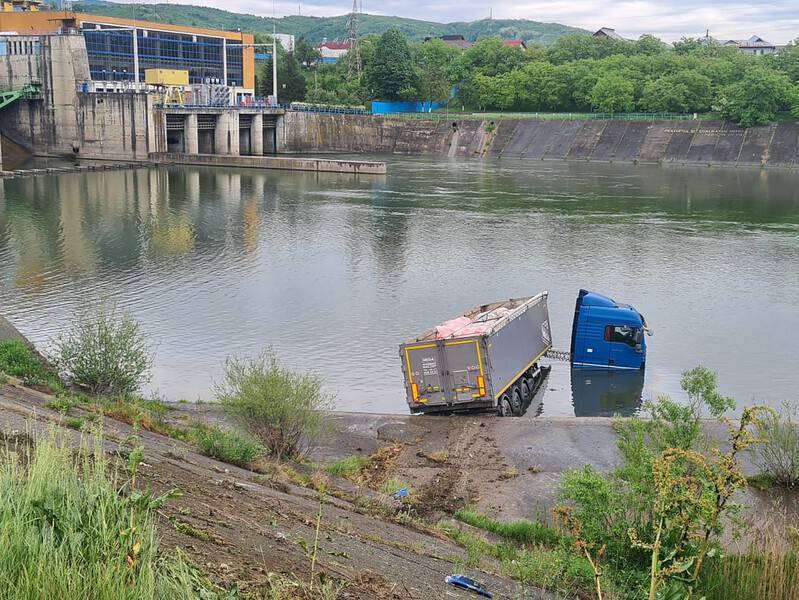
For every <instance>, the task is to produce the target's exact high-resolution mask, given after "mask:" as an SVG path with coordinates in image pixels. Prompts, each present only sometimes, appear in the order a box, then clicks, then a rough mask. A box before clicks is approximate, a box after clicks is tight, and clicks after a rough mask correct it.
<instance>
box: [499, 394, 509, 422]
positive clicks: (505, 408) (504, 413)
mask: <svg viewBox="0 0 799 600" xmlns="http://www.w3.org/2000/svg"><path fill="white" fill-rule="evenodd" d="M497 415H498V416H500V417H510V416H512V415H513V410H512V409H511V406H510V398H508V395H507V394H502V397H501V398H500V399H499V403H498V404H497Z"/></svg>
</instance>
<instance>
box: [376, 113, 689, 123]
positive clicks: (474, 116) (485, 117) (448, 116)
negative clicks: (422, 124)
mask: <svg viewBox="0 0 799 600" xmlns="http://www.w3.org/2000/svg"><path fill="white" fill-rule="evenodd" d="M375 116H381V117H386V118H389V119H406V120H421V121H463V120H469V121H501V120H509V119H530V120H536V121H691V120H694V119H697V118H698V115H695V114H682V113H546V112H525V113H461V112H451V113H446V112H430V113H387V114H384V115H375Z"/></svg>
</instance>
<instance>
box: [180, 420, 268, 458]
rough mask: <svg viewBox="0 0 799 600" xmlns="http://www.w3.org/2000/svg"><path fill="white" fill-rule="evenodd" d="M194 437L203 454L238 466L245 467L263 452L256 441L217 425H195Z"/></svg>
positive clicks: (262, 448)
mask: <svg viewBox="0 0 799 600" xmlns="http://www.w3.org/2000/svg"><path fill="white" fill-rule="evenodd" d="M194 439H195V440H196V442H197V445H198V446H199V448H200V452H201V453H203V454H205V456H210V457H211V458H215V459H217V460H221V461H222V462H226V463H230V464H232V465H237V466H239V467H246V466H247V465H248V464H250V463H251V462H252V461H254V460H255V459H256V458H258V457H260V456H263V454H264V447H263V446H262V445H261V444H259V443H258V442H254V441H252V440H250V439H247V438H245V437H242V436H240V435H238V434H236V433H233V432H232V431H225V430H224V429H219V428H218V427H197V428H196V429H195V430H194Z"/></svg>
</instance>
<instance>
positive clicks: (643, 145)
mask: <svg viewBox="0 0 799 600" xmlns="http://www.w3.org/2000/svg"><path fill="white" fill-rule="evenodd" d="M278 144H279V145H278V148H279V150H280V151H288V152H354V153H361V152H363V153H374V154H380V153H387V154H438V155H449V156H492V157H495V158H503V159H515V160H585V161H599V162H655V163H657V162H662V163H677V164H707V165H740V166H777V167H783V168H784V167H789V168H793V167H796V168H799V122H781V123H776V124H772V125H766V126H762V127H750V128H748V129H745V128H742V127H739V126H737V125H734V124H732V123H724V122H722V121H659V122H648V121H647V122H645V121H536V120H531V119H519V120H502V121H497V122H496V123H492V122H487V121H457V120H455V119H453V120H451V121H447V122H444V121H441V120H439V121H433V120H429V121H428V120H418V121H417V120H403V119H393V118H383V117H369V116H358V115H323V114H316V113H292V112H289V113H287V114H286V115H285V116H284V117H283V118H282V123H281V124H280V126H279V127H278Z"/></svg>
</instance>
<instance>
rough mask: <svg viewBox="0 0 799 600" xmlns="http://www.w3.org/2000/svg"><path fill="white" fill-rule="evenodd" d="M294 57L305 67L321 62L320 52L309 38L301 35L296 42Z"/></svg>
mask: <svg viewBox="0 0 799 600" xmlns="http://www.w3.org/2000/svg"><path fill="white" fill-rule="evenodd" d="M294 57H295V58H296V59H297V62H298V63H300V64H301V65H302V66H304V67H314V66H316V64H317V63H318V62H319V58H320V54H319V50H317V49H316V48H315V47H314V46H313V45H312V44H311V43H310V42H309V41H308V40H306V39H305V38H304V37H301V38H300V39H298V40H297V43H296V44H294Z"/></svg>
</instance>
